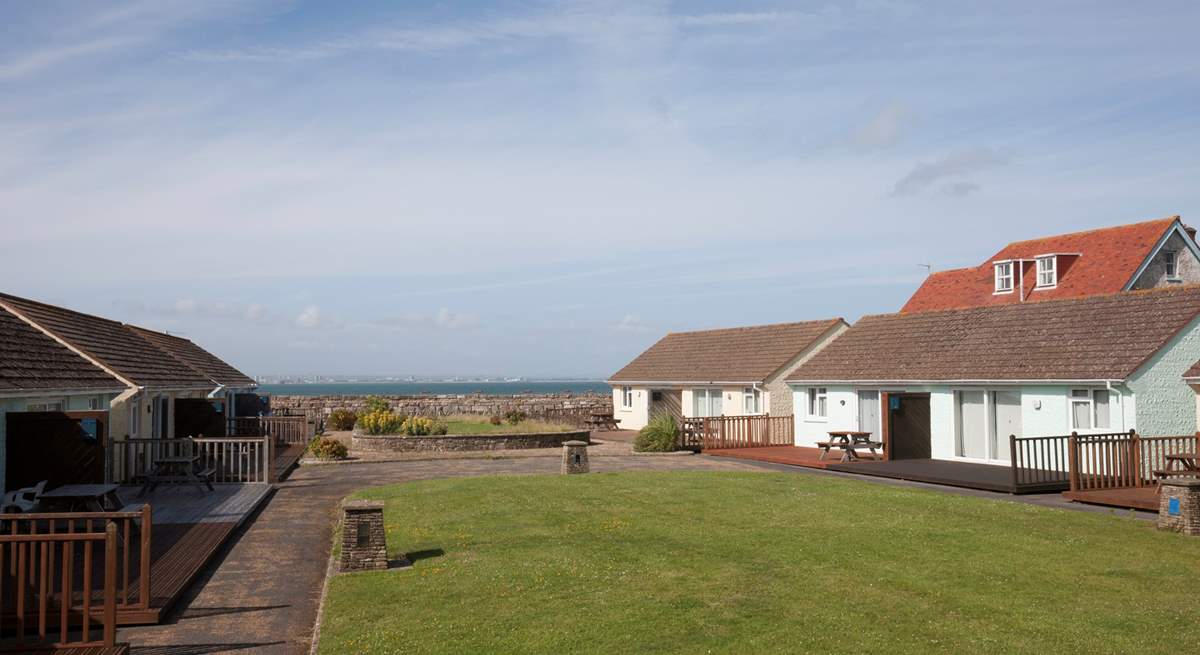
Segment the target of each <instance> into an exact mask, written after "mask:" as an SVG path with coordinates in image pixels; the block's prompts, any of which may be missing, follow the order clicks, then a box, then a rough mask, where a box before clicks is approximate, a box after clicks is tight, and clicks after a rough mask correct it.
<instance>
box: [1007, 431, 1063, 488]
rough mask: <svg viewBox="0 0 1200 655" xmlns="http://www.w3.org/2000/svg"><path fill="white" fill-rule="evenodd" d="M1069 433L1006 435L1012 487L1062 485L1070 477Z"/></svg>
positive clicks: (1061, 486) (1054, 486)
mask: <svg viewBox="0 0 1200 655" xmlns="http://www.w3.org/2000/svg"><path fill="white" fill-rule="evenodd" d="M1069 440H1070V435H1060V436H1048V437H1018V436H1015V435H1009V438H1008V441H1009V465H1010V466H1011V468H1012V479H1013V488H1014V489H1022V488H1025V489H1028V488H1030V487H1034V488H1046V489H1050V490H1053V489H1063V488H1065V487H1066V486H1067V484H1068V480H1069V478H1070V456H1069V455H1070V448H1069Z"/></svg>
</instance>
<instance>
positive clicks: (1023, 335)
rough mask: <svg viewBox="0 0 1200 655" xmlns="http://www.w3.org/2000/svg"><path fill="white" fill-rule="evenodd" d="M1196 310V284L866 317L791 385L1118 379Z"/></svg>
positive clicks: (1199, 305)
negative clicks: (808, 383)
mask: <svg viewBox="0 0 1200 655" xmlns="http://www.w3.org/2000/svg"><path fill="white" fill-rule="evenodd" d="M1198 313H1200V286H1189V287H1173V288H1164V289H1152V290H1147V291H1126V292H1121V293H1115V294H1108V295H1104V296H1091V297H1088V298H1080V299H1073V300H1057V301H1047V302H1036V303H1024V304H1020V305H1003V306H1000V307H978V308H974V309H959V310H944V311H938V312H917V313H912V314H885V315H880V316H867V317H864V318H863V319H862V320H860V321H859V322H858V323H856V324H855V325H854V326H853V327H851V328H850V329H849V330H847V331H846V332H845V333H844V334H842V335H841V336H840V337H838V338H837V339H836V340H834V341H833V343H831V344H830V345H829V346H827V347H825V348H824V349H822V350H821V351H820V352H819V353H817V354H816V355H815V356H813V358H812V359H810V360H808V361H807V362H805V363H804V364H803V365H802V366H800V367H799V368H798V369H797V370H796V371H795V372H794V373H792V374H791V375H790V376H789V378H791V379H792V380H795V381H828V382H835V381H926V380H927V381H954V380H963V381H966V380H981V381H984V380H1123V379H1126V378H1128V377H1129V376H1130V375H1131V374H1133V373H1134V372H1135V371H1136V370H1137V369H1138V367H1140V366H1141V365H1142V363H1143V362H1145V361H1146V360H1147V359H1148V358H1149V357H1150V356H1152V355H1153V354H1154V353H1155V352H1157V351H1158V350H1159V349H1161V348H1162V347H1163V346H1164V345H1165V344H1166V343H1167V341H1168V340H1169V339H1171V337H1172V336H1174V335H1175V334H1176V333H1178V332H1179V331H1180V330H1182V329H1183V328H1184V327H1185V326H1187V325H1188V323H1189V322H1190V321H1192V320H1193V319H1194V318H1195V317H1196V316H1197V314H1198Z"/></svg>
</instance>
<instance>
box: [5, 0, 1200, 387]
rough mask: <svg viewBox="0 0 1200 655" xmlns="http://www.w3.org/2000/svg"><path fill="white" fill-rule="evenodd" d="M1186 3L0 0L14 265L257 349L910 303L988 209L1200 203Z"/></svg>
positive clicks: (742, 318) (330, 355)
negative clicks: (107, 0) (930, 273)
mask: <svg viewBox="0 0 1200 655" xmlns="http://www.w3.org/2000/svg"><path fill="white" fill-rule="evenodd" d="M1047 5H1052V6H1047ZM1197 25H1200V5H1197V4H1196V3H1194V2H1171V1H1166V2H1158V3H1153V4H1149V5H1144V7H1137V6H1134V4H1133V3H1119V2H1109V3H1105V2H1056V3H1032V2H1031V3H1021V2H1004V3H995V4H993V5H991V6H990V8H988V7H987V6H986V5H984V4H982V3H959V2H945V3H935V2H920V3H916V2H914V3H908V2H902V1H897V2H890V1H864V2H848V3H809V2H736V3H734V2H727V3H722V2H688V3H670V2H652V1H645V2H636V3H633V2H630V3H618V2H599V1H591V0H582V1H579V2H561V3H559V2H534V1H525V2H508V3H503V2H501V3H492V2H489V3H429V4H425V3H418V2H406V3H393V2H338V3H329V2H275V1H262V2H258V1H252V0H245V1H236V0H224V1H220V0H217V1H213V2H204V3H196V2H190V1H189V2H172V1H168V0H139V1H129V2H112V3H100V2H68V3H62V2H37V3H31V2H17V1H7V0H0V144H2V147H0V222H2V225H3V228H4V229H3V235H4V236H3V239H2V240H0V276H2V278H3V281H4V283H3V284H2V285H0V287H2V288H3V289H4V290H6V291H8V292H11V293H16V294H18V295H24V296H28V297H33V298H37V299H42V300H46V301H49V302H54V303H60V304H64V305H67V306H70V307H74V308H78V309H82V310H86V311H92V312H96V313H100V314H103V315H106V316H111V317H113V318H118V319H121V320H125V321H128V322H133V323H139V324H142V325H146V326H148V327H154V328H159V329H166V330H170V331H172V332H177V333H182V334H185V335H187V336H189V337H191V338H193V339H195V340H196V341H198V342H200V343H201V344H203V345H205V346H206V347H208V348H210V349H211V350H213V351H215V352H217V353H219V354H221V355H222V356H224V357H225V358H227V359H229V360H230V361H232V362H233V363H235V364H237V365H238V366H239V367H241V368H242V369H244V370H246V371H247V372H250V373H253V374H265V373H281V372H289V373H302V372H324V373H376V374H388V373H404V374H509V375H531V376H533V375H556V376H558V375H579V376H603V375H606V374H608V373H611V372H612V371H614V370H616V369H617V368H619V367H620V366H621V365H622V364H623V363H624V362H625V361H626V360H627V359H629V358H630V357H632V356H633V355H635V354H636V353H637V352H639V351H640V350H642V349H643V348H645V347H646V346H648V345H649V344H650V343H652V342H653V341H654V340H655V339H657V338H658V337H659V336H661V334H663V333H664V332H666V331H669V330H683V329H698V328H708V327H721V326H728V325H745V324H755V323H765V322H781V321H793V320H805V319H817V318H826V317H832V316H844V317H846V318H847V319H850V320H854V319H856V318H857V317H859V316H861V315H863V314H868V313H880V312H889V311H895V310H896V309H897V308H898V307H899V306H900V305H901V304H902V303H903V302H904V300H905V299H906V298H907V296H908V295H909V294H910V293H911V292H912V290H913V289H915V288H916V286H917V285H918V284H919V283H920V281H921V278H922V277H923V275H924V271H925V269H924V268H923V267H922V266H921V264H930V265H932V266H933V267H934V269H943V268H952V267H957V266H964V265H974V264H977V263H979V262H980V261H982V260H983V259H984V258H986V257H987V256H988V255H990V254H991V253H992V252H994V251H996V250H997V249H999V247H1000V246H1001V245H1003V244H1004V243H1007V242H1009V241H1013V240H1017V239H1022V238H1030V237H1034V236H1039V235H1044V234H1053V233H1058V232H1063V231H1070V230H1076V229H1085V228H1090V227H1099V226H1104V225H1112V224H1118V223H1126V222H1133V221H1136V220H1141V219H1149V218H1157V217H1161V216H1168V215H1172V214H1182V215H1183V217H1184V220H1185V221H1187V220H1189V219H1190V220H1191V221H1192V222H1194V223H1200V205H1198V200H1200V185H1198V184H1197V180H1198V179H1200V159H1198V155H1197V153H1198V152H1200V129H1198V128H1200V112H1198V111H1197V110H1196V109H1197V107H1200V45H1198V42H1197V39H1196V38H1195V35H1194V30H1195V27H1196V26H1197Z"/></svg>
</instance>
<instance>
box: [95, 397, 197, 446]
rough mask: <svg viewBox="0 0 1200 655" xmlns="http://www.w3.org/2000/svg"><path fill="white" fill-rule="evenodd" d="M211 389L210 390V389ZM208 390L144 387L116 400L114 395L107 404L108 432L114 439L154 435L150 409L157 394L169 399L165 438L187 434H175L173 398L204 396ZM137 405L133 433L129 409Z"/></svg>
mask: <svg viewBox="0 0 1200 655" xmlns="http://www.w3.org/2000/svg"><path fill="white" fill-rule="evenodd" d="M210 391H211V390H210ZM208 394H209V391H205V390H199V389H196V390H191V389H189V390H178V389H175V390H162V389H144V390H142V391H139V392H138V393H137V394H136V395H134V396H132V397H129V398H125V399H121V400H117V399H116V398H115V397H114V399H113V401H112V403H111V404H110V406H109V434H111V435H112V436H113V437H114V438H115V439H125V438H127V437H131V438H134V439H149V438H151V437H152V436H153V435H154V428H153V425H152V423H151V420H152V418H153V416H154V414H153V411H152V409H151V406H152V403H151V399H153V398H155V397H157V396H167V397H168V398H170V399H171V402H170V403H168V407H169V409H168V410H167V411H168V414H167V434H166V438H168V439H170V438H174V437H175V436H187V435H176V434H175V400H176V399H179V398H206V397H208ZM134 404H136V405H137V406H138V416H139V420H138V430H137V432H136V433H135V432H134V431H132V430H130V421H129V409H130V406H131V405H134Z"/></svg>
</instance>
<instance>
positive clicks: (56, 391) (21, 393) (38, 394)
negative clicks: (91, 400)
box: [0, 387, 129, 398]
mask: <svg viewBox="0 0 1200 655" xmlns="http://www.w3.org/2000/svg"><path fill="white" fill-rule="evenodd" d="M124 391H129V387H97V388H82V387H81V388H67V387H58V388H55V387H50V388H46V389H13V390H8V391H0V398H44V397H46V396H64V395H65V396H85V395H91V394H99V393H122V392H124Z"/></svg>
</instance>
